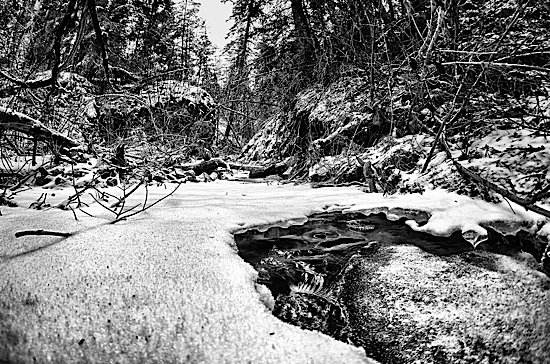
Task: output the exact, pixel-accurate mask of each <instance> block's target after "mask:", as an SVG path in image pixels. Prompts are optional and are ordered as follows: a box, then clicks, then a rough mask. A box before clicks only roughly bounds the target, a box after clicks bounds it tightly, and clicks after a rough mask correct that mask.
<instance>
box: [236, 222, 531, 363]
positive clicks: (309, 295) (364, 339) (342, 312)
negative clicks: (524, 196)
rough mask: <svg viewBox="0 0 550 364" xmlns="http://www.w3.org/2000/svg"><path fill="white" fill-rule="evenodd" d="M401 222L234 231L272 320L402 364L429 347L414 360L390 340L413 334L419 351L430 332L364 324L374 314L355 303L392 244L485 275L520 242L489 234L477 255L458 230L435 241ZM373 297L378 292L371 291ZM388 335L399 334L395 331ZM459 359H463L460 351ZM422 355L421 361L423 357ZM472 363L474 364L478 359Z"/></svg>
mask: <svg viewBox="0 0 550 364" xmlns="http://www.w3.org/2000/svg"><path fill="white" fill-rule="evenodd" d="M406 220H407V218H401V219H399V220H396V221H392V220H388V219H387V218H386V215H384V214H383V213H378V214H363V213H360V212H354V213H342V212H323V213H317V214H313V215H311V216H309V217H308V220H307V222H306V223H304V224H303V225H295V226H289V227H287V228H282V227H277V226H266V227H258V228H256V229H250V230H247V231H245V232H240V233H236V234H235V236H234V237H235V241H236V244H237V247H238V250H239V255H240V257H241V258H242V259H244V260H245V261H246V262H248V263H250V264H251V265H252V266H253V267H254V268H255V269H256V271H257V272H258V277H257V283H259V284H262V285H265V286H267V287H268V288H269V290H270V291H271V294H272V296H273V298H274V302H273V303H272V305H271V307H269V308H270V309H271V310H272V313H273V314H274V315H275V316H276V317H278V318H279V319H281V320H282V321H284V322H287V323H290V324H293V325H297V326H299V327H301V328H303V329H308V330H317V331H320V332H322V333H324V334H327V335H329V336H332V337H334V338H336V339H337V340H341V341H344V342H348V343H351V344H354V345H356V346H362V347H364V349H365V351H366V353H367V355H369V356H371V357H373V358H375V359H377V360H380V361H381V362H392V363H406V362H409V360H412V359H417V358H422V356H421V355H428V354H425V353H428V352H429V350H424V354H414V355H416V356H414V355H413V354H410V355H409V354H406V353H405V354H403V353H402V352H396V350H397V347H398V346H399V345H398V343H397V342H394V341H392V340H393V339H388V337H389V336H391V335H395V336H396V337H398V336H399V335H402V334H403V333H404V332H410V335H409V334H407V335H409V337H412V338H413V339H410V342H409V343H407V345H409V346H412V347H416V346H418V347H421V345H420V344H421V343H422V342H423V340H424V337H426V338H427V337H429V334H424V333H422V332H421V331H419V330H418V328H414V327H412V328H411V327H409V328H406V327H405V325H402V324H401V323H400V321H399V320H397V321H396V322H397V325H396V327H397V328H395V327H394V326H393V324H389V323H388V322H390V321H391V320H390V321H387V320H386V318H383V319H379V322H377V323H373V322H374V321H375V320H374V321H372V322H370V321H369V322H367V323H365V317H371V316H372V315H371V314H369V313H367V314H366V315H365V312H364V311H365V309H364V308H361V307H359V306H361V304H359V303H357V300H362V299H363V297H364V296H365V293H364V292H365V287H371V286H372V281H371V283H369V284H370V285H367V286H365V284H364V282H362V281H364V280H365V277H369V276H370V277H374V276H375V275H376V274H378V271H379V269H380V268H381V267H384V266H385V265H388V264H389V263H388V262H389V261H391V260H392V259H393V257H392V253H391V251H392V250H391V249H392V248H393V247H399V246H403V247H404V248H403V249H408V248H406V245H408V246H410V245H414V246H416V247H418V248H420V249H422V251H424V252H425V253H422V254H424V255H426V256H427V257H429V256H434V257H440V258H441V259H443V260H445V259H450V260H448V261H449V262H451V261H452V260H453V259H460V264H462V265H464V266H465V269H470V270H472V271H475V270H476V269H481V270H483V271H484V272H496V271H498V269H497V265H498V264H497V263H496V259H495V258H493V256H492V255H496V254H495V253H504V254H509V253H517V252H519V251H521V247H520V244H519V243H518V241H517V239H516V240H514V238H510V237H508V239H507V238H503V237H501V236H499V235H498V234H496V233H495V232H494V231H492V230H490V229H489V230H490V231H489V232H490V235H491V239H490V240H491V241H492V242H491V243H484V244H482V246H480V247H478V249H476V250H474V248H473V247H472V245H471V244H470V243H469V242H467V241H466V240H464V238H463V237H462V235H461V234H460V232H455V233H454V234H452V235H451V236H449V237H439V236H433V235H430V234H427V233H422V232H416V231H414V230H412V229H411V228H410V227H409V226H408V225H406V223H405V221H406ZM426 220H427V219H426ZM480 248H481V249H480ZM480 250H481V251H480ZM503 250H505V251H503ZM491 254H492V255H491ZM447 257H449V258H447ZM440 258H437V259H440ZM365 262H366V263H365ZM406 264H407V263H405V265H406ZM430 264H431V263H430ZM453 264H454V263H453ZM373 267H375V268H373ZM469 267H471V268H469ZM421 269H422V268H421ZM461 269H464V268H461ZM427 270H429V268H428V269H427ZM453 274H454V273H453ZM465 274H468V273H465ZM452 279H454V277H452ZM440 280H441V279H440ZM357 282H359V283H357ZM442 283H443V285H444V284H445V282H442ZM390 284H392V283H391V282H390ZM397 284H399V282H397ZM422 284H423V283H421V282H420V285H422ZM370 289H371V288H367V290H370ZM466 290H467V289H466ZM362 292H363V293H362ZM370 292H371V291H369V293H370ZM372 292H374V294H378V293H380V292H379V291H377V290H376V288H374V289H373V290H372ZM377 292H378V293H377ZM384 297H389V296H387V294H386V293H381V294H380V295H378V297H377V299H378V300H379V302H383V301H384ZM422 299H423V298H422ZM387 300H390V299H389V298H388V299H387ZM373 302H374V301H373ZM377 302H378V301H377ZM390 303H391V302H390ZM386 304H387V302H384V303H383V305H386ZM377 305H378V304H377ZM367 306H368V305H367ZM358 307H359V308H358ZM384 309H387V307H385V308H384ZM388 310H390V309H387V311H388ZM367 311H368V310H367ZM388 312H389V311H388ZM369 315H370V316H369ZM373 317H374V318H376V317H375V316H372V317H371V318H373ZM377 317H378V316H377ZM376 319H378V318H376ZM369 325H371V326H369ZM386 325H388V327H387V328H386ZM392 330H397V331H395V332H394V333H393V334H392ZM430 332H431V331H430ZM374 336H378V337H374ZM419 350H420V349H419ZM407 355H409V356H407ZM418 355H420V356H418ZM434 355H435V354H434ZM438 355H439V354H438ZM453 355H454V354H453ZM461 355H462V357H461V358H463V357H464V355H465V354H464V353H462V354H461ZM479 355H482V354H479ZM440 356H441V355H440ZM426 358H428V357H424V359H423V360H428V359H426ZM430 358H431V357H430ZM475 358H476V359H475V360H473V361H476V360H478V359H479V358H481V357H475ZM447 361H450V362H452V361H454V357H451V356H449V355H447V354H445V355H443V356H441V361H437V360H436V361H432V360H431V359H430V360H428V362H442V363H443V362H447Z"/></svg>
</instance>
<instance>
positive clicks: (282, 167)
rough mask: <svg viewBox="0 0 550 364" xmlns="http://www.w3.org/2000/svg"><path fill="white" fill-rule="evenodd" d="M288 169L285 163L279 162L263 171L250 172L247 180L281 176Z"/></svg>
mask: <svg viewBox="0 0 550 364" xmlns="http://www.w3.org/2000/svg"><path fill="white" fill-rule="evenodd" d="M287 169H288V165H287V164H286V163H285V162H279V163H275V164H271V165H269V166H267V167H265V168H263V169H258V170H255V171H250V175H249V178H265V177H267V176H271V175H274V174H276V175H279V176H280V175H282V174H283V173H284V172H285V171H286V170H287Z"/></svg>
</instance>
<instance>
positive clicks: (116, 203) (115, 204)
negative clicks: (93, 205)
mask: <svg viewBox="0 0 550 364" xmlns="http://www.w3.org/2000/svg"><path fill="white" fill-rule="evenodd" d="M142 184H143V179H142V180H141V181H139V183H138V184H137V185H135V186H134V188H132V189H131V190H130V192H128V193H125V194H124V196H123V197H121V198H120V199H119V200H118V201H117V202H115V203H113V204H112V205H111V206H109V207H110V208H112V209H113V208H115V207H118V206H119V205H120V204H121V203H123V201H124V200H126V199H127V198H128V197H129V196H130V195H131V194H132V193H134V192H136V190H137V189H138V188H139V186H141V185H142Z"/></svg>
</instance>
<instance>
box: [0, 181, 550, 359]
mask: <svg viewBox="0 0 550 364" xmlns="http://www.w3.org/2000/svg"><path fill="white" fill-rule="evenodd" d="M174 186H175V185H170V184H168V185H166V186H159V187H154V186H150V187H148V194H147V200H148V203H151V202H153V201H155V200H157V199H159V198H161V197H162V196H164V195H166V194H167V193H169V192H170V191H171V189H172V188H174ZM117 189H118V188H117V187H113V188H110V189H108V190H107V191H109V192H112V193H114V192H115V191H117ZM46 192H47V193H48V197H47V199H48V200H47V202H48V203H49V204H50V205H51V206H55V205H56V204H58V203H60V202H62V201H63V200H65V199H66V198H67V197H68V196H69V195H71V194H72V193H73V190H72V188H61V189H54V190H52V189H41V188H33V189H31V190H27V191H24V192H21V193H19V194H18V195H17V196H16V198H15V200H16V201H17V202H18V203H19V205H20V206H21V207H17V208H8V207H4V206H2V207H1V212H2V216H1V217H0V222H1V225H0V226H1V230H2V231H1V233H0V256H1V258H0V277H1V278H0V285H1V289H0V292H1V293H0V315H1V316H2V320H1V321H0V322H1V323H0V325H1V326H0V327H1V330H0V335H1V336H2V337H1V338H0V354H1V356H0V359H3V360H9V361H15V362H19V361H23V362H29V361H32V358H33V357H36V358H41V359H43V360H44V361H49V362H60V361H62V362H67V361H91V362H107V361H113V362H114V361H120V362H139V361H143V360H147V361H160V362H180V361H192V362H204V363H213V362H247V361H252V362H270V363H280V362H294V363H306V362H316V363H317V362H327V363H328V362H331V363H333V362H341V363H344V362H345V363H351V362H365V361H366V358H365V357H364V355H363V354H362V351H361V350H360V349H357V348H354V347H351V346H348V345H345V344H343V343H339V342H337V341H335V340H333V339H330V338H328V337H326V336H324V335H321V334H318V333H314V332H308V331H303V330H300V329H298V328H296V327H293V326H290V325H287V324H284V323H282V322H280V321H278V320H277V319H275V318H274V317H273V316H272V315H271V314H270V313H269V312H268V310H267V309H266V307H265V305H264V304H262V301H264V302H266V301H269V300H270V297H269V293H268V292H266V290H265V289H256V287H255V285H254V279H255V274H256V273H255V272H254V270H253V269H252V268H251V267H250V266H249V265H248V264H246V263H245V262H244V261H242V260H241V259H240V258H239V257H238V255H237V253H236V247H235V245H234V241H233V239H232V236H231V233H232V232H235V231H238V230H242V229H247V228H249V227H252V226H258V225H265V224H274V225H277V224H280V225H285V224H289V223H290V222H293V223H297V222H300V221H304V220H305V218H306V215H307V214H309V213H311V212H319V211H327V210H331V209H343V210H349V211H355V210H369V211H387V213H388V216H389V217H392V216H411V217H414V216H415V213H414V210H421V211H426V212H428V213H429V215H430V216H431V217H430V220H429V221H428V223H427V224H425V225H423V226H420V225H419V224H417V223H416V222H415V221H413V220H411V221H410V222H409V225H410V226H412V227H413V228H415V229H417V230H422V231H428V232H432V233H434V234H440V235H448V234H450V233H451V232H452V231H456V230H459V231H462V232H463V234H464V235H465V236H466V237H468V238H470V239H471V240H472V242H473V243H474V244H475V243H476V242H479V241H480V239H482V238H483V236H484V232H485V227H487V226H493V227H495V228H496V229H501V230H506V231H514V230H516V229H519V228H520V227H521V228H523V229H527V230H530V231H532V232H535V231H536V230H537V229H538V228H539V227H540V226H541V225H542V223H543V221H544V219H543V218H542V217H541V216H540V215H536V214H534V213H532V212H526V211H524V209H522V208H521V207H519V206H514V204H511V205H512V207H513V211H512V209H511V208H510V206H509V205H508V204H507V203H500V204H491V203H488V202H484V201H481V200H473V199H471V198H469V197H466V196H459V195H457V194H455V193H448V192H445V191H442V190H435V191H427V192H425V193H424V194H422V195H420V194H409V195H394V196H386V197H384V196H382V195H381V194H366V193H363V192H362V191H360V190H358V189H355V188H322V189H311V188H310V187H308V186H304V185H302V186H290V185H273V184H271V185H267V184H259V183H256V184H245V183H237V182H232V181H216V182H212V183H197V184H191V183H187V184H183V185H181V186H180V188H179V189H178V190H177V191H176V192H175V193H174V195H172V196H171V197H170V198H168V199H166V200H164V201H163V202H161V203H159V204H158V205H157V206H155V207H153V208H152V209H149V210H147V211H145V212H143V213H141V214H138V215H136V216H134V217H132V218H130V219H129V220H128V221H121V222H119V223H117V224H114V225H111V224H108V222H109V221H112V220H113V219H114V216H113V214H112V213H110V212H108V211H107V210H105V209H104V208H102V207H101V206H99V205H98V204H97V203H95V202H94V200H93V199H92V198H91V197H90V196H88V195H84V196H83V202H86V203H89V204H90V206H89V207H86V208H84V210H85V211H86V212H87V213H88V214H90V215H92V216H94V217H90V216H89V215H87V214H84V213H82V212H80V211H78V210H75V213H76V216H77V217H78V221H76V220H75V219H74V217H73V213H72V212H71V211H61V210H59V209H55V208H52V209H46V210H43V211H37V210H34V209H27V208H26V207H27V206H30V205H31V203H33V202H35V201H36V200H37V199H38V198H39V197H40V196H42V194H43V193H46ZM52 192H53V193H52ZM121 192H122V191H121V190H120V189H118V192H117V193H118V194H119V195H120V194H121ZM144 198H145V189H144V187H143V186H142V187H140V189H138V191H137V192H136V193H135V194H133V195H131V197H130V198H129V200H128V202H127V206H133V205H135V204H138V203H141V202H143V201H144ZM112 202H113V200H112V199H111V200H110V201H107V202H106V203H112ZM34 229H43V230H53V231H57V232H65V233H73V235H72V236H70V237H68V238H60V237H52V236H25V237H20V238H15V233H17V232H21V231H26V230H34ZM542 233H544V234H547V233H548V227H545V228H544V229H542V230H541V234H542ZM540 279H542V278H540ZM259 292H260V293H259Z"/></svg>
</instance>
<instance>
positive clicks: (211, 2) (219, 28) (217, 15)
mask: <svg viewBox="0 0 550 364" xmlns="http://www.w3.org/2000/svg"><path fill="white" fill-rule="evenodd" d="M199 3H200V4H201V6H200V10H199V16H200V17H201V18H203V19H204V21H205V22H206V28H207V30H208V36H209V38H210V41H212V43H213V44H214V45H215V46H217V47H218V48H219V49H220V50H222V49H223V47H224V46H225V45H226V44H227V41H226V39H225V36H226V35H227V32H228V31H229V28H230V27H231V24H232V23H233V22H232V21H231V22H229V21H228V19H229V16H230V15H231V9H232V5H231V3H230V2H226V3H222V2H221V1H220V0H200V1H199Z"/></svg>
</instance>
